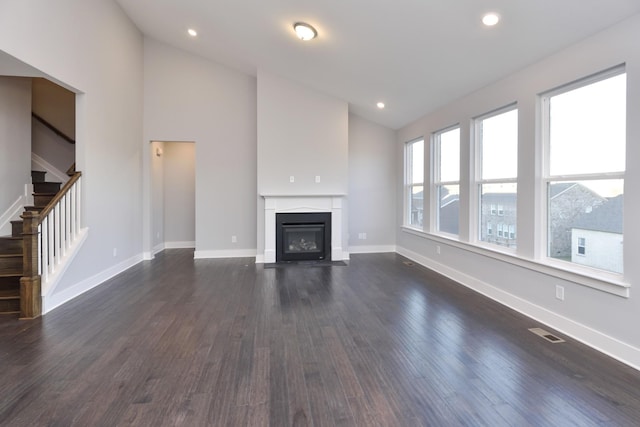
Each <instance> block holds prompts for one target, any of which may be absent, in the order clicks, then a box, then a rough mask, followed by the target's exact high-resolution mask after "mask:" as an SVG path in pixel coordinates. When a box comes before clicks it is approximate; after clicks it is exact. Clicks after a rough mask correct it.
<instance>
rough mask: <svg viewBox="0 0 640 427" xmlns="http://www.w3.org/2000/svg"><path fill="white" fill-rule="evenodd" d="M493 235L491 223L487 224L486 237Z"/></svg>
mask: <svg viewBox="0 0 640 427" xmlns="http://www.w3.org/2000/svg"><path fill="white" fill-rule="evenodd" d="M492 234H493V225H492V224H491V223H488V224H487V235H488V236H491V235H492Z"/></svg>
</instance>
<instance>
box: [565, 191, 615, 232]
mask: <svg viewBox="0 0 640 427" xmlns="http://www.w3.org/2000/svg"><path fill="white" fill-rule="evenodd" d="M623 203H624V195H619V196H617V197H613V198H611V199H608V200H607V201H606V202H605V203H603V204H602V205H600V206H596V207H595V208H594V209H593V210H592V211H591V212H588V213H587V212H585V213H584V214H582V215H581V216H580V217H579V218H578V220H577V221H576V222H575V223H574V224H573V228H579V229H582V230H593V231H604V232H607V233H617V234H622V225H623V219H622V208H623Z"/></svg>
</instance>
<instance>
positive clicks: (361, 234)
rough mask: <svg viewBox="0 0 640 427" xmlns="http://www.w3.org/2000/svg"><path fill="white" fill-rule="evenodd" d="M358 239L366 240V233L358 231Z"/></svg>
mask: <svg viewBox="0 0 640 427" xmlns="http://www.w3.org/2000/svg"><path fill="white" fill-rule="evenodd" d="M358 239H360V240H367V233H358Z"/></svg>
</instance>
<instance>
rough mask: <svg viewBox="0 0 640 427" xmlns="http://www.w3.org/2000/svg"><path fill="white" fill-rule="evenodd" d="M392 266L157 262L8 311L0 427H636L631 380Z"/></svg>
mask: <svg viewBox="0 0 640 427" xmlns="http://www.w3.org/2000/svg"><path fill="white" fill-rule="evenodd" d="M403 261H406V259H404V258H402V257H400V256H398V255H395V254H372V255H354V256H352V260H351V261H350V263H349V265H348V266H325V267H308V266H306V267H301V266H289V267H286V268H264V267H263V266H261V265H256V264H254V262H253V259H226V260H193V252H192V251H189V250H167V251H165V252H164V253H162V254H159V255H158V256H157V257H156V259H155V260H153V261H148V262H143V263H141V264H139V265H137V266H135V267H133V268H131V269H130V270H128V271H126V272H125V273H123V274H121V275H119V276H117V277H116V278H114V279H112V280H110V281H109V282H107V283H105V284H104V285H102V286H100V287H98V288H96V289H94V290H92V291H90V292H88V293H87V294H85V295H83V296H81V297H79V298H77V299H75V300H74V301H72V302H70V303H68V304H66V305H64V306H63V307H60V308H58V309H57V310H54V311H53V312H51V313H49V314H47V315H45V316H44V317H43V318H41V319H37V320H34V321H18V320H15V319H13V318H10V317H6V316H5V317H2V318H0V369H1V372H2V377H1V378H2V382H1V384H0V425H2V426H30V427H31V426H127V425H133V426H174V425H181V426H244V425H247V426H260V425H271V426H289V425H296V426H304V425H309V426H310V425H314V426H333V425H340V426H369V425H371V426H415V425H426V426H459V425H460V426H462V425H464V426H484V425H487V426H489V425H491V426H528V425H532V426H601V425H606V426H638V425H640V372H638V371H635V370H633V369H631V368H629V367H627V366H625V365H623V364H621V363H619V362H616V361H615V360H613V359H610V358H608V357H607V356H604V355H602V354H600V353H598V352H596V351H594V350H591V349H589V348H587V347H586V346H584V345H582V344H580V343H577V342H575V341H573V340H571V339H567V342H566V343H562V344H552V343H549V342H547V341H545V340H543V339H542V338H540V337H538V336H536V335H534V334H532V333H531V332H529V331H528V330H527V328H530V327H537V326H541V325H539V324H536V322H534V321H531V320H529V319H527V318H525V317H523V316H521V315H519V314H518V313H515V312H513V311H511V310H509V309H506V308H504V307H502V306H500V305H499V304H497V303H495V302H493V301H491V300H488V299H486V298H484V297H482V296H480V295H478V294H476V293H474V292H472V291H470V290H468V289H466V288H464V287H462V286H459V285H456V284H455V283H453V282H451V281H449V280H447V279H444V278H442V277H440V276H438V275H436V274H434V273H432V272H430V271H428V270H426V269H424V268H422V267H420V266H417V265H414V266H410V265H406V264H405V263H404V262H403ZM560 336H561V335H560ZM563 338H565V339H566V337H563Z"/></svg>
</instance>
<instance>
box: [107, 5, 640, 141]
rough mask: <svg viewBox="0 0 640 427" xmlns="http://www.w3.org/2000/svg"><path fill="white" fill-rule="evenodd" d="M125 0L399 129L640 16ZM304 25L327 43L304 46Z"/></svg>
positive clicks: (223, 53) (564, 8)
mask: <svg viewBox="0 0 640 427" xmlns="http://www.w3.org/2000/svg"><path fill="white" fill-rule="evenodd" d="M117 1H118V3H120V5H121V6H122V7H123V9H124V10H125V12H126V13H127V14H128V15H129V16H130V17H131V19H132V20H133V22H134V23H135V24H136V25H137V26H138V28H139V29H140V30H141V31H142V32H143V33H144V34H145V35H146V36H148V37H151V38H154V39H157V40H160V41H162V42H165V43H168V44H170V45H173V46H175V47H178V48H181V49H184V50H186V51H189V52H192V53H195V54H197V55H200V56H203V57H205V58H209V59H211V60H213V61H216V62H218V63H221V64H223V65H226V66H229V67H232V68H234V69H237V70H239V71H243V72H246V73H249V74H253V75H255V74H256V71H257V69H258V68H260V69H264V70H265V71H268V72H271V73H275V74H278V75H281V76H283V77H286V78H288V79H291V80H293V81H297V82H299V83H302V84H304V85H306V86H309V87H311V88H315V89H316V90H319V91H322V92H324V93H327V94H329V95H332V96H335V97H337V98H340V99H343V100H345V101H347V102H348V103H349V109H350V111H352V112H354V113H356V114H358V115H360V116H362V117H365V118H367V119H369V120H372V121H374V122H377V123H380V124H382V125H385V126H388V127H391V128H394V129H397V128H399V127H402V126H404V125H406V124H407V123H409V122H411V121H413V120H415V119H417V118H419V117H421V116H423V115H425V114H427V113H429V112H430V111H433V110H434V109H436V108H438V107H439V106H442V105H445V104H446V103H448V102H450V101H452V100H454V99H457V98H459V97H461V96H463V95H465V94H467V93H469V92H472V91H474V90H477V89H479V88H481V87H483V86H486V85H488V84H490V83H492V82H494V81H496V80H499V79H500V78H502V77H504V76H506V75H508V74H510V73H512V72H514V71H516V70H518V69H521V68H523V67H525V66H526V65H528V64H531V63H533V62H535V61H537V60H539V59H541V58H543V57H545V56H547V55H549V54H552V53H554V52H557V51H559V50H561V49H562V48H564V47H566V46H568V45H570V44H572V43H575V42H577V41H579V40H581V39H583V38H585V37H588V36H589V35H591V34H594V33H596V32H598V31H601V30H603V29H605V28H607V27H609V26H611V25H613V24H615V23H617V22H620V21H621V20H624V19H625V18H627V17H629V16H631V15H634V14H636V13H639V12H640V0H606V1H605V0H528V1H526V0H393V1H389V0H321V1H309V0H117ZM489 11H494V12H497V13H498V14H499V15H500V16H501V18H502V19H501V21H500V23H498V25H496V26H494V27H485V26H484V25H483V24H482V22H481V18H482V15H483V14H484V13H486V12H489ZM296 21H304V22H308V23H309V24H311V25H313V26H314V27H315V28H316V29H317V31H318V37H317V38H316V39H315V40H312V41H309V42H302V41H300V40H298V39H297V38H295V35H294V33H293V28H292V25H293V23H294V22H296ZM188 28H193V29H195V30H197V32H198V36H197V37H195V38H194V37H190V36H189V35H188V34H187V29H188ZM612 49H615V46H612ZM379 101H382V102H384V103H385V104H386V108H385V109H384V110H379V109H378V108H377V107H376V103H377V102H379Z"/></svg>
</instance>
